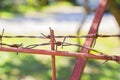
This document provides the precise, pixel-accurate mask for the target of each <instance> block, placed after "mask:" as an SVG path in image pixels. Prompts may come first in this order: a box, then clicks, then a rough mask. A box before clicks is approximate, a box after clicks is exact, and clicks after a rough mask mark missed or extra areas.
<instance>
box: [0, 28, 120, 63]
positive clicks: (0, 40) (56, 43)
mask: <svg viewBox="0 0 120 80" xmlns="http://www.w3.org/2000/svg"><path fill="white" fill-rule="evenodd" d="M4 33H5V30H4V29H3V31H2V34H1V35H0V45H1V48H2V47H3V46H7V47H11V48H17V50H18V49H19V48H21V49H32V48H36V47H39V46H47V45H51V41H49V42H47V43H40V44H29V45H27V46H23V43H21V44H7V43H3V41H2V39H3V38H40V39H51V37H52V38H54V39H55V40H54V45H55V46H56V50H55V51H57V47H58V46H61V47H62V48H63V46H77V47H81V48H85V49H89V50H91V51H94V52H96V53H98V54H100V55H103V56H104V57H105V58H106V61H105V62H107V61H108V60H116V62H120V61H119V60H118V59H117V58H116V57H115V58H116V59H114V57H109V55H106V54H104V53H103V52H100V51H98V50H96V49H94V47H88V46H83V45H81V44H74V43H68V42H65V40H66V39H67V38H96V39H97V38H98V37H101V38H107V37H120V35H100V34H88V35H82V36H72V35H69V36H54V35H53V36H51V35H45V34H43V33H41V35H42V36H22V35H19V36H5V35H4ZM56 38H63V41H56ZM95 43H96V42H95ZM95 43H94V45H95ZM16 52H17V54H18V52H19V50H18V51H16ZM108 57H109V58H108ZM117 57H118V56H117Z"/></svg>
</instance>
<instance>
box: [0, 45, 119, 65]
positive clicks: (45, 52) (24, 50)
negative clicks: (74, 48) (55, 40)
mask: <svg viewBox="0 0 120 80" xmlns="http://www.w3.org/2000/svg"><path fill="white" fill-rule="evenodd" d="M0 51H7V52H22V53H31V54H43V55H54V56H66V57H76V58H79V57H81V58H92V59H99V60H111V61H116V62H117V63H120V56H109V55H95V54H84V53H75V52H68V51H54V50H42V49H30V48H14V47H10V48H7V47H0ZM19 54H20V53H19Z"/></svg>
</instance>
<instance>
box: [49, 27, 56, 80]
mask: <svg viewBox="0 0 120 80" xmlns="http://www.w3.org/2000/svg"><path fill="white" fill-rule="evenodd" d="M50 35H51V37H50V43H51V50H55V44H54V43H55V38H54V30H52V29H50ZM51 57H52V80H56V67H55V56H54V55H52V56H51Z"/></svg>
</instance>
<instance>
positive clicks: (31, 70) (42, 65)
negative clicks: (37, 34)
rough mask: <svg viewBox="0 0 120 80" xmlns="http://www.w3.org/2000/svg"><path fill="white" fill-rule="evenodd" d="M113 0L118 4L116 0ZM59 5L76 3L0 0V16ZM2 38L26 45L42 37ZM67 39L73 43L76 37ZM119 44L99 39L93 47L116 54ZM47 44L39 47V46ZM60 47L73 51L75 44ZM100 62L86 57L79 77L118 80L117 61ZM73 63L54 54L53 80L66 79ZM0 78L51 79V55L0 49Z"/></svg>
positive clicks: (2, 79)
mask: <svg viewBox="0 0 120 80" xmlns="http://www.w3.org/2000/svg"><path fill="white" fill-rule="evenodd" d="M117 1H118V4H119V3H120V0H117ZM60 5H66V6H75V5H78V4H77V3H76V0H0V17H4V16H7V17H10V18H11V17H13V16H15V15H24V14H25V13H27V12H29V11H41V10H42V9H45V8H46V7H51V6H60ZM118 7H119V5H118ZM105 40H106V41H107V42H105ZM3 41H4V42H5V43H6V42H7V43H9V44H14V43H21V42H22V43H24V44H25V45H27V44H32V43H39V42H40V41H41V42H42V41H43V40H38V39H34V40H33V39H32V40H29V39H9V40H8V39H4V40H3ZM31 41H32V42H31ZM68 41H70V42H76V40H68ZM46 42H47V41H46ZM113 42H114V43H113ZM119 45H120V43H119V39H118V38H109V39H102V38H99V39H97V44H96V46H95V49H97V50H100V51H102V52H105V53H111V54H113V53H114V52H115V53H118V54H119V50H120V47H119ZM116 46H117V47H116ZM48 47H49V46H48ZM48 47H43V49H46V48H48ZM64 49H65V50H67V51H77V47H65V48H64ZM113 49H114V50H113ZM116 51H118V52H116ZM102 63H103V61H98V60H91V59H89V60H88V63H87V67H86V69H85V71H84V74H83V77H82V80H120V75H119V73H120V67H119V66H120V65H119V64H117V63H115V62H108V63H106V64H102ZM74 64H75V58H67V57H57V60H56V67H57V80H69V77H70V75H71V72H72V69H73V67H74ZM0 80H51V57H50V56H43V55H30V54H21V53H20V54H19V55H16V53H8V52H0Z"/></svg>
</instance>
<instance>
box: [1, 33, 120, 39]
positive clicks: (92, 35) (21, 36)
mask: <svg viewBox="0 0 120 80" xmlns="http://www.w3.org/2000/svg"><path fill="white" fill-rule="evenodd" d="M50 37H51V36H50V35H47V36H46V35H44V36H43V35H42V36H23V35H19V36H3V35H0V38H42V39H47V38H48V39H49V38H50ZM64 37H66V38H97V37H101V38H107V37H120V35H102V34H88V35H83V36H72V35H69V36H54V38H64Z"/></svg>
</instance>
